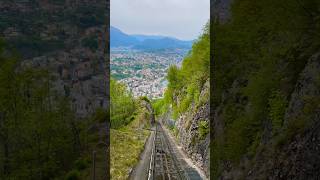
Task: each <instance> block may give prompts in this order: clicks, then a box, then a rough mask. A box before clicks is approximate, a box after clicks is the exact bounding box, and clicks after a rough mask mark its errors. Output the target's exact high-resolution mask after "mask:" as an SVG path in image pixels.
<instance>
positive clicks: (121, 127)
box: [110, 79, 151, 179]
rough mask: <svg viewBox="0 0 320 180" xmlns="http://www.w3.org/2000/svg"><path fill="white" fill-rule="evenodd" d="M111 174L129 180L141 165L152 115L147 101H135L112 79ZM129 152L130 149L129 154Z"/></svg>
mask: <svg viewBox="0 0 320 180" xmlns="http://www.w3.org/2000/svg"><path fill="white" fill-rule="evenodd" d="M110 93H111V95H110V96H111V112H110V116H111V131H110V147H111V149H110V157H111V160H110V164H111V167H110V173H111V178H112V179H127V178H128V176H129V173H130V171H131V170H132V169H133V168H134V166H135V165H136V164H137V163H138V161H139V157H140V153H141V152H142V150H143V149H144V143H145V141H146V139H147V137H148V136H149V134H150V132H149V130H146V129H147V128H150V119H151V114H150V112H149V111H148V109H147V108H146V104H147V103H150V101H149V99H148V98H147V97H141V98H138V99H135V98H133V96H132V94H131V93H130V92H129V91H128V90H127V89H126V86H125V85H124V84H121V83H119V82H117V81H116V80H114V79H111V83H110ZM128 149H130V150H129V151H128Z"/></svg>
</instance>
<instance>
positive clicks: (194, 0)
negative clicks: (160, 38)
mask: <svg viewBox="0 0 320 180" xmlns="http://www.w3.org/2000/svg"><path fill="white" fill-rule="evenodd" d="M110 3H111V4H110V10H111V25H113V26H115V27H118V28H120V29H121V30H123V31H124V32H126V33H129V34H158V35H168V36H173V37H177V38H180V39H188V40H191V39H195V38H197V37H198V36H199V35H200V34H201V32H202V28H203V26H204V24H205V23H206V22H207V21H208V20H209V17H210V0H111V2H110Z"/></svg>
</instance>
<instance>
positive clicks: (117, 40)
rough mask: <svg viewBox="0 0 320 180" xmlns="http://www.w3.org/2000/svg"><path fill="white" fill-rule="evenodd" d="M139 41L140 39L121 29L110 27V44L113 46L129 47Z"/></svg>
mask: <svg viewBox="0 0 320 180" xmlns="http://www.w3.org/2000/svg"><path fill="white" fill-rule="evenodd" d="M137 43H139V41H138V39H137V38H135V37H133V36H130V35H128V34H125V33H123V32H122V31H121V30H120V29H117V28H115V27H112V26H111V27H110V46H111V47H120V46H124V47H128V46H133V45H134V44H137Z"/></svg>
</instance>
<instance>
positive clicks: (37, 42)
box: [0, 0, 107, 117]
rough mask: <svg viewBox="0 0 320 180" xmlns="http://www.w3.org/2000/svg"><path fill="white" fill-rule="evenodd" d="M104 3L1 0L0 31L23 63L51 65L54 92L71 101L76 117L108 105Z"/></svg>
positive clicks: (49, 67) (72, 0) (96, 1)
mask: <svg viewBox="0 0 320 180" xmlns="http://www.w3.org/2000/svg"><path fill="white" fill-rule="evenodd" d="M105 7H106V1H103V0H94V1H87V0H80V1H77V0H59V1H51V0H50V1H39V0H26V1H18V0H17V1H9V0H4V1H1V3H0V9H1V16H0V22H1V23H0V34H1V35H2V36H3V37H4V38H5V40H6V41H7V42H8V45H10V46H11V47H12V48H14V49H16V50H17V52H18V53H19V55H20V56H22V59H23V60H24V62H23V63H24V66H30V67H36V68H39V67H40V68H41V67H44V68H47V69H48V70H49V72H50V73H51V74H52V75H53V76H54V79H55V81H54V86H55V89H56V91H58V92H59V93H60V95H62V96H66V97H69V98H70V99H71V100H72V107H73V109H74V110H75V111H76V114H77V116H79V117H86V116H88V115H90V114H92V113H94V111H95V109H97V108H98V107H102V108H106V104H107V102H106V99H107V95H106V88H107V82H106V76H107V74H106V64H105V57H104V54H103V52H104V49H105V47H106V44H105V33H104V32H105V25H106V22H105V21H106V10H105Z"/></svg>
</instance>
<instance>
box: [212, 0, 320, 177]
mask: <svg viewBox="0 0 320 180" xmlns="http://www.w3.org/2000/svg"><path fill="white" fill-rule="evenodd" d="M319 7H320V4H319V2H318V1H315V0H305V1H297V0H284V1H277V0H260V1H251V0H235V1H234V3H233V5H232V8H231V10H232V18H231V20H230V21H229V22H227V23H224V24H220V23H219V22H214V24H213V29H214V34H215V42H214V53H213V54H214V60H215V63H214V70H213V74H214V76H213V78H214V80H213V82H214V84H213V86H214V92H213V94H212V96H211V98H212V102H213V104H214V107H215V108H217V107H219V108H221V109H220V112H221V116H220V118H221V119H222V120H223V124H224V127H223V128H224V132H223V133H222V134H215V139H212V142H211V143H212V148H211V149H212V150H213V153H212V155H211V157H212V160H211V164H212V166H211V168H212V171H211V175H212V176H213V177H217V176H219V174H220V173H221V171H222V169H223V168H224V165H223V164H224V163H225V162H229V163H231V164H232V165H234V166H235V165H237V164H238V162H239V161H240V159H241V158H243V157H244V156H245V155H246V156H247V157H249V158H250V157H252V156H254V155H255V153H256V151H257V149H258V147H259V146H260V145H261V142H262V140H263V138H264V139H266V137H267V136H268V135H267V136H266V134H265V130H266V128H267V127H266V125H267V124H271V128H272V132H271V135H270V136H271V138H272V137H276V136H277V135H278V133H279V130H280V129H281V128H283V131H282V132H281V133H283V134H286V133H287V132H289V131H292V130H290V129H288V128H290V127H291V126H290V125H289V126H288V128H285V127H284V126H283V125H284V123H283V120H284V114H285V110H286V107H287V105H288V101H289V99H290V95H291V93H292V92H293V90H294V87H295V84H296V82H297V78H298V75H299V73H300V72H301V70H302V69H303V68H304V67H305V64H306V62H307V60H308V58H309V57H310V56H311V55H312V54H314V53H315V52H316V51H317V50H319V48H320V43H319V42H320V41H319V40H320V33H319V32H320V26H319V25H320V22H319V17H320V12H319ZM303 121H305V120H303ZM303 124H304V123H300V125H299V126H300V127H296V129H295V130H293V131H295V132H294V133H291V134H296V133H297V132H298V129H301V128H303V127H304V126H303ZM285 139H286V140H287V141H289V139H290V137H286V138H285Z"/></svg>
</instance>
